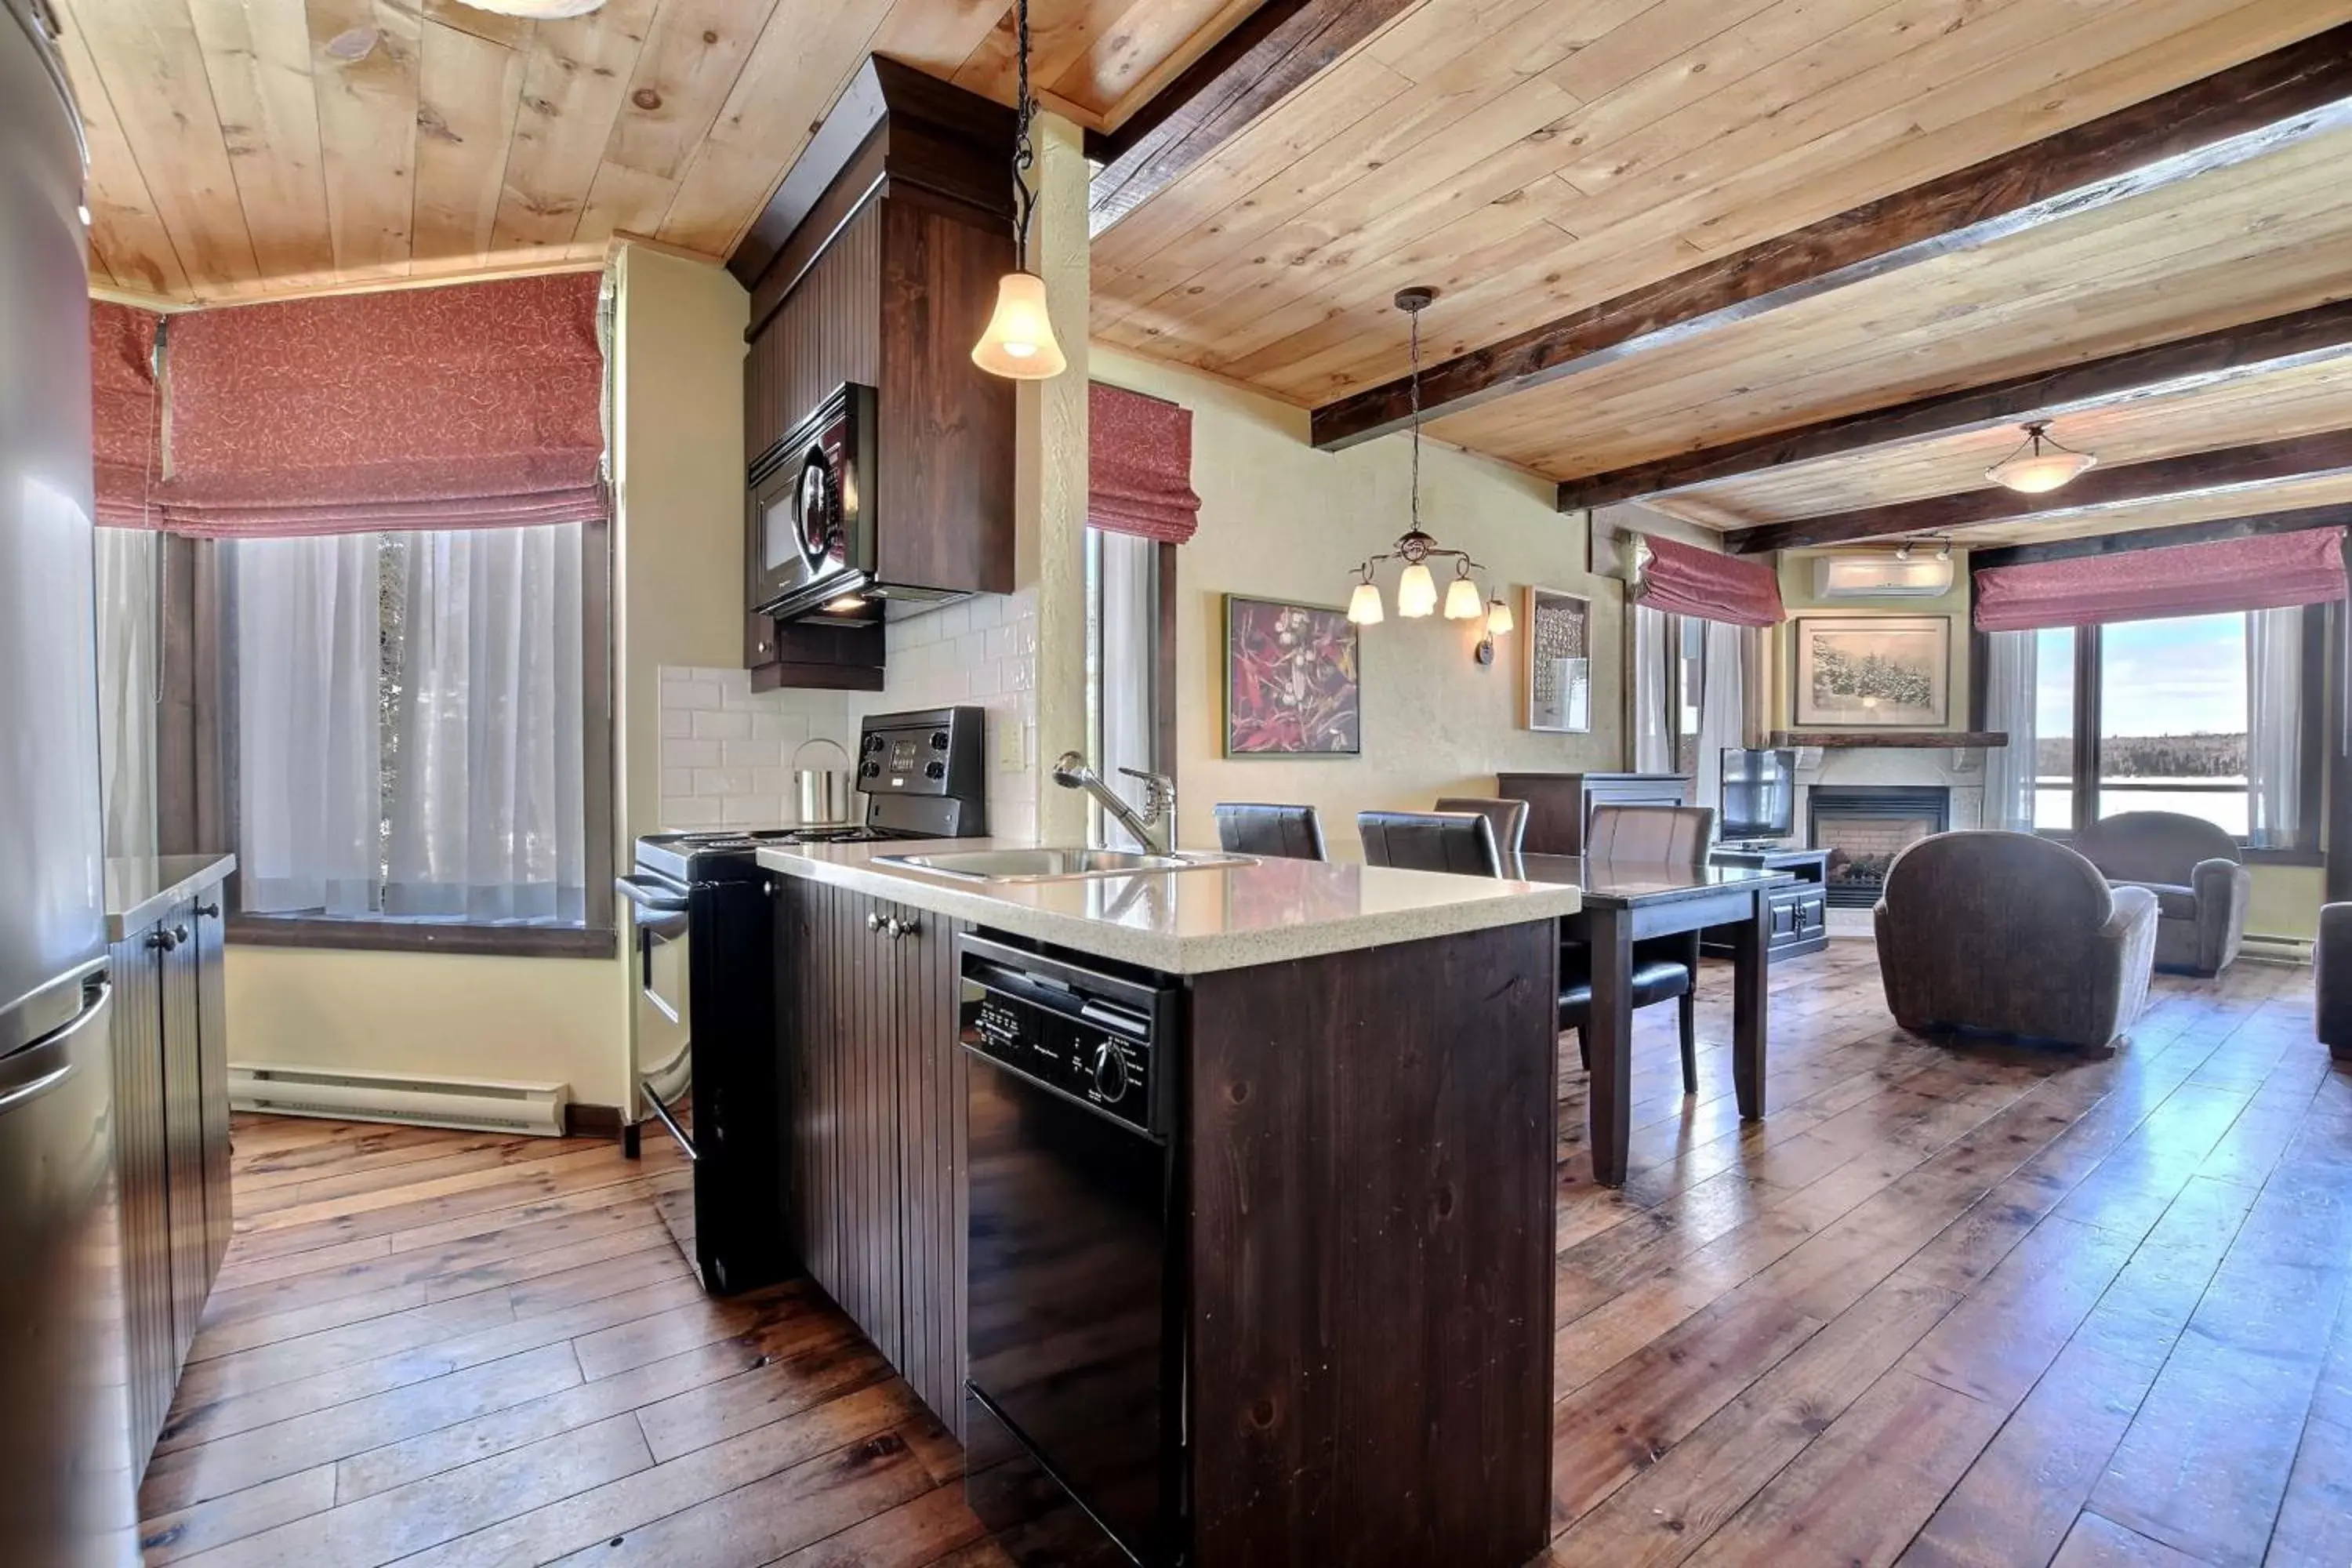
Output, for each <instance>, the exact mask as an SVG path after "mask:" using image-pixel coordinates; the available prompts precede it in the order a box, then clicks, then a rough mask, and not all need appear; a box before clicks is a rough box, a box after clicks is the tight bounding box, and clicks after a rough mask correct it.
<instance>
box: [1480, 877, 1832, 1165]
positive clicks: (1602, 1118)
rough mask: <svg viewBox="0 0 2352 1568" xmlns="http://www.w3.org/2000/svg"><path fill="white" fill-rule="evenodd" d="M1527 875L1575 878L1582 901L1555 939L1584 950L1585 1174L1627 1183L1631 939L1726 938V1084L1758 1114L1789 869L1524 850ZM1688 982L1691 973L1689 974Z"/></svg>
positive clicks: (1744, 1110) (1743, 1115) (1749, 1114)
mask: <svg viewBox="0 0 2352 1568" xmlns="http://www.w3.org/2000/svg"><path fill="white" fill-rule="evenodd" d="M1520 862H1521V864H1520V866H1519V868H1518V875H1519V878H1520V879H1522V880H1525V881H1529V882H1564V883H1573V884H1574V885H1575V886H1576V887H1578V888H1579V889H1582V891H1583V895H1584V900H1583V906H1582V908H1581V909H1580V910H1578V911H1577V912H1576V913H1575V914H1572V915H1568V916H1565V917H1563V918H1562V919H1561V921H1560V922H1559V925H1560V940H1561V941H1562V942H1582V943H1584V944H1586V945H1587V946H1588V947H1589V948H1590V949H1591V963H1592V1006H1591V1016H1590V1018H1589V1020H1588V1021H1587V1023H1586V1025H1585V1031H1584V1040H1585V1047H1586V1049H1587V1051H1588V1052H1589V1053H1590V1054H1591V1078H1590V1082H1589V1084H1588V1090H1587V1097H1586V1099H1587V1106H1588V1110H1589V1116H1590V1124H1591V1152H1592V1179H1593V1180H1594V1181H1596V1182H1599V1183H1601V1184H1602V1185H1604V1186H1612V1187H1616V1186H1622V1185H1624V1184H1625V1161H1626V1150H1627V1144H1628V1141H1629V1138H1630V1135H1631V1133H1632V1131H1633V1129H1632V1121H1633V944H1634V943H1635V942H1641V941H1645V940H1647V939H1649V938H1652V937H1662V936H1675V935H1679V934H1682V933H1685V932H1689V931H1716V932H1717V934H1718V937H1720V936H1722V935H1725V934H1727V935H1728V936H1729V939H1730V945H1731V1082H1732V1089H1733V1092H1734V1094H1735V1095H1736V1096H1737V1097H1738V1102H1739V1115H1740V1119H1741V1120H1742V1121H1757V1120H1759V1119H1760V1118H1761V1117H1762V1116H1763V1114H1764V1064H1765V1055H1766V1051H1767V1048H1768V1047H1769V1043H1770V1034H1771V1019H1770V1007H1769V987H1768V984H1767V982H1768V980H1769V973H1770V956H1771V955H1770V949H1769V945H1768V943H1769V937H1770V934H1771V902H1770V895H1771V892H1772V890H1773V889H1776V888H1780V887H1784V886H1786V885H1787V884H1789V883H1790V882H1793V881H1795V880H1796V878H1795V876H1794V875H1793V874H1791V873H1790V872H1787V871H1770V870H1758V869H1753V868H1747V867H1737V866H1692V865H1676V864H1667V863H1660V862H1655V861H1633V860H1618V859H1602V858H1598V857H1589V856H1579V855H1525V856H1522V857H1520ZM1693 984H1696V976H1694V977H1693Z"/></svg>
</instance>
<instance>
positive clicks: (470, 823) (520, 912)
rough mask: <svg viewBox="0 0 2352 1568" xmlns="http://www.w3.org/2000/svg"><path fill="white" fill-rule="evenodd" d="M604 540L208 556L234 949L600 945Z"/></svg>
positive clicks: (319, 542) (578, 528) (528, 534)
mask: <svg viewBox="0 0 2352 1568" xmlns="http://www.w3.org/2000/svg"><path fill="white" fill-rule="evenodd" d="M605 538H606V531H605V530H604V527H603V526H602V525H590V524H582V523H559V524H549V525H541V526H533V527H520V528H485V529H470V530H441V531H429V532H386V533H354V534H342V535H335V536H326V537H299V538H278V539H267V538H265V539H245V540H239V541H236V542H228V543H223V544H221V545H219V546H217V547H216V548H217V549H219V550H220V551H221V552H223V555H224V565H223V569H222V577H223V581H224V593H223V605H222V610H221V616H220V619H221V626H220V647H221V649H222V652H223V655H224V670H225V676H224V685H225V687H226V692H227V696H228V702H227V704H226V705H227V707H228V710H229V717H228V719H227V720H226V724H225V726H224V727H225V729H226V733H227V738H228V742H229V745H228V748H227V750H228V752H229V756H230V758H231V761H230V763H229V766H230V769H231V772H232V777H233V781H234V782H233V784H232V785H231V788H230V790H229V792H228V794H229V800H230V802H231V808H232V811H233V814H234V816H233V822H234V831H235V840H236V849H237V853H238V857H239V868H238V873H239V874H238V884H237V890H236V913H237V916H238V920H237V923H236V927H235V930H236V933H237V934H238V935H239V936H240V937H242V938H245V939H247V940H260V941H273V942H299V943H300V944H303V945H317V944H320V943H321V942H324V943H326V944H330V945H352V946H423V947H455V948H463V949H472V950H485V949H487V950H499V951H509V950H511V951H554V952H581V951H609V949H610V938H609V934H608V932H609V928H610V926H611V923H612V916H611V906H610V901H609V893H608V891H607V887H608V885H609V880H610V879H609V876H608V875H606V874H604V870H603V869H602V868H601V867H600V868H596V869H593V870H592V868H591V865H590V860H591V858H592V846H593V847H596V849H595V855H596V858H598V859H599V860H605V859H608V858H609V853H610V851H609V848H608V847H604V846H605V845H606V842H607V840H608V839H609V789H608V785H607V784H606V779H605V775H606V773H607V772H608V758H609V747H608V742H607V739H606V729H605V726H604V722H603V721H602V718H601V715H602V712H603V707H604V704H603V692H604V664H605V637H606V632H605V626H604V613H603V605H604V548H605ZM592 758H593V766H592V765H591V761H592ZM467 933H470V934H467ZM534 935H535V936H536V937H537V938H538V939H539V940H533V937H534ZM567 937H568V938H570V939H572V940H569V941H567V940H564V939H565V938H567ZM583 937H588V938H601V942H599V941H588V942H583V941H581V940H579V939H581V938H583ZM547 939H554V940H547Z"/></svg>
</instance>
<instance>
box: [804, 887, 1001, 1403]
mask: <svg viewBox="0 0 2352 1568" xmlns="http://www.w3.org/2000/svg"><path fill="white" fill-rule="evenodd" d="M776 896H777V898H778V899H780V900H782V909H781V910H780V911H779V918H778V920H777V921H776V922H775V923H776V932H777V937H776V940H777V944H778V952H777V954H776V968H775V973H776V977H777V981H778V984H780V985H781V986H782V994H781V995H780V997H779V998H778V1003H779V1005H778V1012H777V1016H778V1017H779V1019H780V1020H781V1021H782V1042H781V1044H782V1049H783V1050H784V1051H785V1052H786V1053H787V1060H788V1063H789V1069H788V1071H787V1072H786V1074H785V1076H784V1083H785V1092H786V1094H787V1095H788V1096H789V1103H788V1104H787V1106H786V1108H785V1123H786V1125H787V1126H788V1127H789V1128H790V1130H791V1144H792V1150H793V1154H792V1163H791V1169H790V1173H789V1181H790V1184H791V1190H790V1191H789V1192H788V1193H787V1194H785V1205H784V1207H785V1215H786V1223H787V1226H789V1228H790V1230H791V1232H792V1235H793V1243H794V1246H795V1247H797V1248H798V1250H799V1254H800V1258H801V1262H802V1265H803V1267H804V1268H806V1269H807V1270H808V1272H809V1275H810V1277H811V1278H812V1279H814V1280H815V1281H816V1282H817V1283H818V1284H819V1285H821V1286H823V1287H824V1290H825V1292H826V1293H827V1294H828V1295H830V1296H831V1297H832V1298H833V1299H834V1300H835V1301H836V1302H837V1303H839V1304H840V1306H841V1308H842V1310H844V1311H845V1312H847V1313H848V1314H849V1315H850V1317H851V1318H853V1319H855V1320H856V1322H857V1325H858V1327H859V1328H861V1329H863V1330H865V1331H866V1337H867V1338H869V1339H871V1340H872V1341H873V1342H874V1343H875V1346H876V1348H877V1349H878V1350H880V1351H881V1352H882V1353H883V1354H884V1355H886V1356H888V1357H889V1358H890V1361H891V1363H893V1364H894V1365H896V1366H897V1367H898V1370H899V1372H900V1373H903V1374H904V1375H905V1377H906V1379H907V1381H908V1384H911V1385H912V1386H913V1388H914V1390H915V1392H916V1393H917V1394H920V1395H921V1396H922V1399H923V1401H924V1403H925V1404H927V1405H929V1406H930V1407H931V1410H932V1412H933V1413H934V1414H935V1415H938V1416H939V1417H940V1420H941V1421H942V1422H944V1423H946V1424H947V1426H949V1427H950V1428H951V1429H960V1428H961V1424H962V1410H963V1400H962V1388H963V1359H964V1300H963V1279H964V1267H963V1266H964V1220H965V1213H964V1208H963V1199H962V1184H961V1180H960V1179H959V1173H960V1172H961V1169H962V1161H963V1096H964V1086H965V1068H964V1058H963V1050H962V1047H961V1046H960V1045H959V1044H958V1043H957V1041H956V1035H955V1017H956V973H955V963H956V959H955V939H956V933H957V932H958V931H960V930H962V929H964V928H962V927H961V926H960V925H959V924H958V923H957V922H955V921H945V920H941V919H940V918H939V917H938V916H935V915H931V914H928V913H925V912H923V911H921V910H912V909H908V908H906V907H904V906H901V905H896V904H890V903H887V902H884V901H882V900H877V899H870V898H866V897H865V896H863V895H861V894H857V893H852V892H849V891H846V890H845V889H839V888H833V887H827V886H824V885H821V884H818V883H814V882H809V881H803V880H802V879H798V878H784V879H781V881H780V886H779V889H778V891H777V894H776Z"/></svg>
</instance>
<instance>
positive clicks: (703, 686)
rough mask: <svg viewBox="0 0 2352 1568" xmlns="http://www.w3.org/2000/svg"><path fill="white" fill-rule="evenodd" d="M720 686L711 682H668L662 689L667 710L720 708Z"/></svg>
mask: <svg viewBox="0 0 2352 1568" xmlns="http://www.w3.org/2000/svg"><path fill="white" fill-rule="evenodd" d="M662 706H663V707H665V708H685V709H707V708H716V707H718V706H719V686H718V683H717V682H715V681H709V680H680V681H675V682H667V683H665V684H664V685H663V687H662Z"/></svg>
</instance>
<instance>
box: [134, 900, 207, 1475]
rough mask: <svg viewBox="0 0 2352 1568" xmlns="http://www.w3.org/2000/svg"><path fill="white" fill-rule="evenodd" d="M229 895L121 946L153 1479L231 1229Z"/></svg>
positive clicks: (140, 1418)
mask: <svg viewBox="0 0 2352 1568" xmlns="http://www.w3.org/2000/svg"><path fill="white" fill-rule="evenodd" d="M221 939H222V927H221V920H220V889H219V887H218V885H217V884H215V886H213V887H210V888H206V889H203V890H202V891H201V892H200V893H198V894H197V896H196V897H195V898H194V899H191V900H184V901H183V902H181V903H179V904H176V905H174V906H173V908H172V909H171V910H169V911H167V912H166V913H165V914H164V916H163V918H162V919H161V920H160V921H157V922H156V923H155V924H153V925H152V926H149V927H146V928H144V929H142V930H140V931H134V932H132V933H131V935H130V936H129V937H127V938H125V939H124V940H123V941H121V942H117V943H115V944H114V947H113V950H112V952H111V958H112V971H113V977H114V1005H113V1013H112V1023H111V1026H110V1027H111V1035H110V1047H111V1048H112V1053H113V1058H114V1125H115V1160H116V1168H117V1172H118V1176H117V1182H118V1186H119V1188H120V1192H121V1228H122V1256H123V1285H124V1295H125V1300H126V1303H127V1305H126V1310H125V1328H126V1330H127V1331H128V1341H129V1346H128V1354H129V1364H128V1369H127V1370H128V1373H129V1377H130V1405H131V1437H132V1442H133V1445H134V1447H135V1450H136V1452H137V1454H138V1456H139V1459H140V1464H141V1466H142V1469H143V1468H144V1465H145V1462H146V1459H147V1457H148V1455H149V1454H150V1453H151V1452H152V1449H153V1447H154V1444H155V1439H156V1437H157V1436H158V1434H159V1433H160V1432H161V1431H162V1429H163V1418H164V1416H165V1415H166V1414H167V1413H168V1412H169V1410H170V1407H171V1403H172V1390H173V1386H174V1384H177V1382H178V1381H179V1373H180V1366H181V1363H183V1362H184V1361H185V1360H186V1359H187V1354H188V1348H189V1346H190V1345H192V1344H193V1343H194V1341H195V1337H196V1328H197V1325H198V1324H199V1323H200V1322H201V1321H203V1318H204V1310H205V1300H206V1299H207V1298H208V1297H209V1295H210V1294H211V1291H212V1282H213V1279H214V1278H215V1275H216V1274H217V1273H218V1272H219V1269H220V1262H221V1255H222V1254H223V1253H224V1252H225V1251H226V1250H227V1247H228V1238H229V1227H230V1217H231V1215H230V1198H229V1111H228V1016H227V1006H226V994H225V991H224V988H223V973H222V970H223V964H222V958H223V954H222V947H221Z"/></svg>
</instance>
